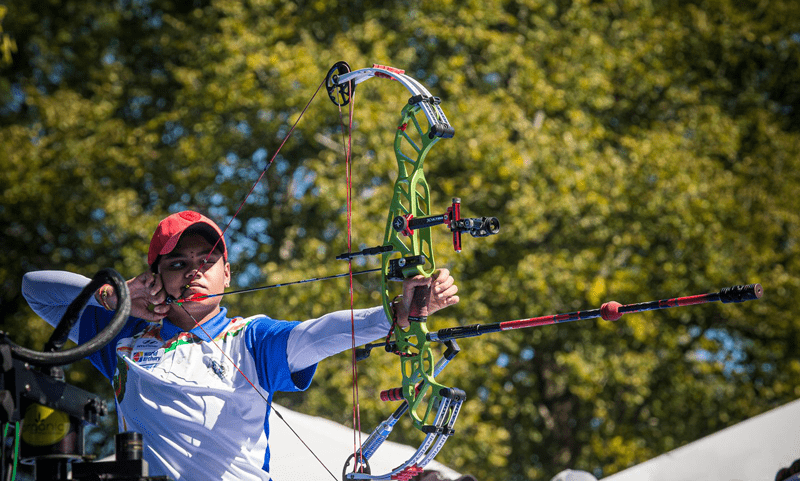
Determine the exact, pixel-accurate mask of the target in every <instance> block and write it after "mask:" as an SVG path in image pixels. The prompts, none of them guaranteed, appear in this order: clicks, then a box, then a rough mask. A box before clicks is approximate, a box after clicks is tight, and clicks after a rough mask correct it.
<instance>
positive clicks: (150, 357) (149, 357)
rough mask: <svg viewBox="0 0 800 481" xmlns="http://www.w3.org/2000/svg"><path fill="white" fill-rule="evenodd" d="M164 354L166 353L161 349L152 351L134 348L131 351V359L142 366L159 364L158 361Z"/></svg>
mask: <svg viewBox="0 0 800 481" xmlns="http://www.w3.org/2000/svg"><path fill="white" fill-rule="evenodd" d="M163 356H164V353H163V352H161V350H160V349H155V350H151V351H140V350H134V351H133V352H131V359H133V362H135V363H136V364H138V365H140V366H142V367H148V366H152V365H155V364H158V361H160V360H161V358H162V357H163Z"/></svg>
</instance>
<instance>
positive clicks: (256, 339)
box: [245, 316, 317, 393]
mask: <svg viewBox="0 0 800 481" xmlns="http://www.w3.org/2000/svg"><path fill="white" fill-rule="evenodd" d="M298 324H299V323H298V322H289V321H276V320H275V319H270V318H269V317H266V316H264V317H259V318H257V319H254V320H252V321H251V322H250V323H249V324H248V325H247V328H246V329H245V344H246V346H247V350H248V351H250V355H252V356H253V359H254V361H255V365H256V370H257V371H258V381H259V383H261V386H263V387H264V389H266V390H267V391H269V392H270V393H274V392H278V391H285V392H294V391H304V390H306V389H307V388H308V386H309V385H311V379H312V378H313V377H314V372H316V370H317V366H316V364H315V365H312V366H309V367H307V368H305V369H303V370H301V371H298V372H295V373H292V372H291V370H290V369H289V361H288V359H287V357H286V344H287V342H288V339H289V333H290V332H292V329H294V327H295V326H296V325H298Z"/></svg>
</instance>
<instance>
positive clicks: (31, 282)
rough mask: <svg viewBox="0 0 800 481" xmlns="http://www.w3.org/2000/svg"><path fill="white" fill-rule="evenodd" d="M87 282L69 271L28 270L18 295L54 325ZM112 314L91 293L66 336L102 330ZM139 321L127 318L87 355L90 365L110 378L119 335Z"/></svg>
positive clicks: (86, 336)
mask: <svg viewBox="0 0 800 481" xmlns="http://www.w3.org/2000/svg"><path fill="white" fill-rule="evenodd" d="M87 284H89V279H88V278H87V277H84V276H82V275H80V274H73V273H71V272H63V271H36V272H29V273H27V274H25V276H24V277H23V278H22V295H23V297H25V300H26V301H28V305H30V306H31V309H33V312H35V313H36V314H37V315H38V316H40V317H41V318H42V319H44V320H45V321H47V323H48V324H50V325H51V326H56V325H57V324H58V323H59V321H60V320H61V318H62V317H63V316H64V313H65V312H66V310H67V307H68V306H69V305H70V303H71V302H72V301H73V300H74V299H75V298H76V297H77V296H78V294H80V292H81V291H82V290H83V288H84V287H86V285H87ZM113 316H114V313H113V312H112V311H106V310H105V309H104V308H102V307H100V305H99V304H98V303H97V301H96V300H95V299H94V296H92V297H91V298H90V300H89V302H88V303H87V305H86V308H85V309H84V310H83V312H82V313H81V316H80V318H79V319H78V322H77V324H76V325H75V326H74V327H73V328H72V330H71V331H70V335H69V338H70V340H72V341H74V342H75V343H77V344H83V343H85V342H86V341H88V340H90V339H91V338H93V337H94V336H95V335H96V334H97V333H98V332H100V331H101V330H103V329H104V328H105V327H106V326H107V325H108V323H109V322H111V318H112V317H113ZM143 324H144V321H142V320H140V319H136V318H133V317H132V318H130V319H129V320H128V324H127V325H126V326H125V327H124V328H123V329H122V332H120V333H119V334H118V335H117V337H115V338H114V339H113V340H112V341H111V342H109V343H108V344H106V345H105V346H104V347H103V348H102V349H100V350H99V351H97V352H96V353H94V354H92V355H91V356H89V360H90V361H91V362H92V364H93V365H94V367H96V368H97V369H98V370H100V372H102V373H103V375H105V376H106V377H107V378H108V379H111V378H112V376H114V371H115V370H116V366H117V360H116V357H117V355H116V345H117V342H118V341H119V339H121V338H123V337H130V335H131V333H132V332H135V331H136V330H137V329H141V328H142V325H143Z"/></svg>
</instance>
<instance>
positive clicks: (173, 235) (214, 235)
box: [147, 210, 228, 267]
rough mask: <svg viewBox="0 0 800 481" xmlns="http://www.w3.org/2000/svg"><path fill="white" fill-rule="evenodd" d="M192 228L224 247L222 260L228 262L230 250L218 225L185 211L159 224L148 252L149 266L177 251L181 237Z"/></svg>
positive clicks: (192, 212)
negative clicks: (174, 250) (159, 258)
mask: <svg viewBox="0 0 800 481" xmlns="http://www.w3.org/2000/svg"><path fill="white" fill-rule="evenodd" d="M190 227H195V228H197V230H198V233H200V234H201V235H203V237H205V238H206V240H207V241H208V242H209V243H210V244H211V245H215V244H217V240H219V244H218V245H217V247H219V246H220V245H221V246H222V258H223V259H224V260H225V262H228V248H227V246H226V245H225V238H224V237H223V235H222V231H221V230H220V229H219V227H217V224H216V223H215V222H214V221H212V220H211V219H209V218H208V217H206V216H204V215H202V214H199V213H197V212H194V211H191V210H185V211H183V212H178V213H177V214H172V215H171V216H169V217H167V218H165V219H164V220H162V221H161V222H159V223H158V227H156V231H155V232H154V233H153V238H152V239H150V250H149V251H148V252H147V264H148V265H150V266H151V267H152V266H153V264H154V263H155V262H156V261H158V257H159V256H163V255H165V254H169V253H170V252H172V250H173V249H175V246H176V245H177V244H178V241H179V240H180V239H181V236H182V235H183V233H184V232H186V230H187V229H189V228H190Z"/></svg>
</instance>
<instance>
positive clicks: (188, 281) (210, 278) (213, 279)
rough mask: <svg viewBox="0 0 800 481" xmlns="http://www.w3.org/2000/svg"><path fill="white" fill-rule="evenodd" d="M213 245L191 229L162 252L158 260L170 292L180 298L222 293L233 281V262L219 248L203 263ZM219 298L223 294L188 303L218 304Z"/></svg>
mask: <svg viewBox="0 0 800 481" xmlns="http://www.w3.org/2000/svg"><path fill="white" fill-rule="evenodd" d="M211 248H212V245H211V244H209V243H208V241H206V239H205V238H204V237H203V236H202V235H200V234H195V233H191V232H187V233H186V234H184V235H183V236H181V239H180V241H179V242H178V245H176V246H175V249H173V251H172V252H170V253H169V254H166V255H164V256H162V257H161V259H160V261H159V263H158V272H159V273H160V274H161V281H162V282H163V283H164V289H165V290H166V292H167V294H169V295H171V296H172V297H174V298H176V299H182V298H186V297H189V296H191V295H193V294H206V295H210V294H219V293H221V292H223V291H224V290H225V288H226V287H228V286H229V285H230V280H231V266H230V264H229V263H227V262H225V261H224V259H223V258H222V254H221V253H220V252H219V251H214V252H213V253H212V254H211V256H210V257H208V262H207V263H206V264H205V265H203V260H204V259H205V258H206V256H208V253H209V252H210V251H211ZM219 302H220V298H219V297H214V298H211V299H206V300H204V301H202V302H199V303H197V302H190V303H187V307H188V306H189V305H192V304H194V305H197V304H205V305H206V307H208V306H209V305H214V306H217V305H219ZM197 307H200V306H197Z"/></svg>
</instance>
